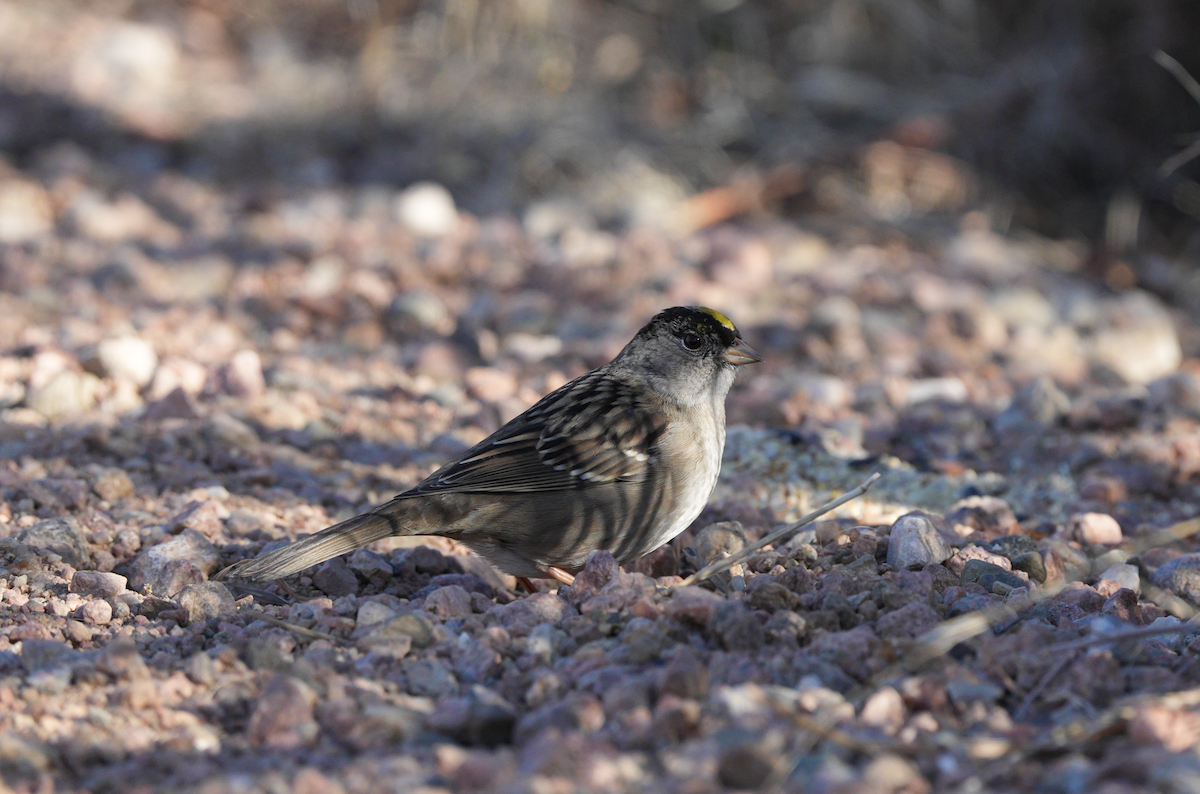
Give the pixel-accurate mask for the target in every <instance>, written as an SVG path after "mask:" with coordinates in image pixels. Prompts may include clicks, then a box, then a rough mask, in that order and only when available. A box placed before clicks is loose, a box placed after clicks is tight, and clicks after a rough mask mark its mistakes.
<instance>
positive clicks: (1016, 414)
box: [994, 375, 1071, 433]
mask: <svg viewBox="0 0 1200 794" xmlns="http://www.w3.org/2000/svg"><path fill="white" fill-rule="evenodd" d="M1070 408H1071V399H1070V398H1069V397H1067V395H1066V394H1064V393H1063V392H1062V390H1061V389H1059V388H1058V386H1056V385H1055V384H1054V381H1053V380H1051V379H1050V378H1049V377H1047V376H1045V375H1042V376H1040V377H1037V378H1035V379H1034V380H1033V381H1032V382H1031V383H1030V384H1029V385H1028V386H1026V387H1025V388H1023V389H1021V390H1020V391H1019V392H1017V394H1016V395H1015V396H1014V397H1013V401H1012V405H1010V406H1009V407H1008V408H1007V409H1006V410H1005V411H1004V412H1003V413H1001V414H1000V415H999V416H997V417H996V421H995V424H994V426H995V428H996V430H997V432H1000V433H1004V432H1008V431H1014V430H1016V431H1019V430H1025V429H1027V428H1029V427H1031V426H1032V427H1039V428H1048V427H1053V426H1054V425H1056V424H1058V423H1059V421H1061V420H1062V418H1063V417H1064V416H1066V414H1067V411H1069V410H1070Z"/></svg>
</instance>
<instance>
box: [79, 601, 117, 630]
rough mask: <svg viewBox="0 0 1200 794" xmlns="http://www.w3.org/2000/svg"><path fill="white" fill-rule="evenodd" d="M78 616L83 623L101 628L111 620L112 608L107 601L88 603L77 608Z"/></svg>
mask: <svg viewBox="0 0 1200 794" xmlns="http://www.w3.org/2000/svg"><path fill="white" fill-rule="evenodd" d="M78 614H79V616H80V617H81V618H83V620H84V622H85V623H90V624H92V625H94V626H103V625H105V624H106V623H108V622H109V621H110V620H112V616H113V608H112V604H110V603H108V602H107V601H88V602H87V603H86V604H84V605H83V606H81V607H80V608H79V612H78Z"/></svg>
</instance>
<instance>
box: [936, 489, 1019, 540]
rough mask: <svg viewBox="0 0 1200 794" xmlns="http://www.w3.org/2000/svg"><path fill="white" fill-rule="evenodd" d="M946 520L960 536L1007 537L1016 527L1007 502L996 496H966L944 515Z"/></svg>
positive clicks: (1014, 516)
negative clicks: (978, 534)
mask: <svg viewBox="0 0 1200 794" xmlns="http://www.w3.org/2000/svg"><path fill="white" fill-rule="evenodd" d="M946 520H947V521H949V522H950V523H951V524H953V525H954V527H955V529H956V530H957V531H958V532H959V533H960V534H964V535H965V534H970V533H971V532H977V533H982V534H984V535H985V536H987V537H995V536H997V535H1007V534H1009V533H1010V532H1011V531H1012V530H1013V529H1014V528H1016V526H1017V517H1016V515H1014V514H1013V511H1012V508H1011V507H1009V506H1008V502H1006V501H1004V500H1003V499H1001V498H999V497H997V496H968V497H967V498H966V499H960V500H959V501H957V502H955V503H954V505H953V506H952V507H951V508H950V512H949V513H947V514H946Z"/></svg>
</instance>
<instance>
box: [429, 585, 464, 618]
mask: <svg viewBox="0 0 1200 794" xmlns="http://www.w3.org/2000/svg"><path fill="white" fill-rule="evenodd" d="M425 611H426V612H429V613H430V614H433V615H437V616H438V617H439V618H441V619H442V620H449V619H451V618H465V617H466V616H467V615H470V614H471V612H472V610H471V594H470V593H468V592H467V591H466V590H465V589H464V588H462V587H459V586H458V585H456V584H453V585H450V586H448V587H439V588H438V589H437V590H434V591H433V592H432V593H430V594H429V595H427V596H425Z"/></svg>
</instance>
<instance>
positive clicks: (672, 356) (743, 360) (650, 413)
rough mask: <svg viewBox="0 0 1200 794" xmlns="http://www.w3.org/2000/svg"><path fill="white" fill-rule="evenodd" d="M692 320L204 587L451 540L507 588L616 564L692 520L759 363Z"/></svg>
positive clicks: (701, 319) (657, 327)
mask: <svg viewBox="0 0 1200 794" xmlns="http://www.w3.org/2000/svg"><path fill="white" fill-rule="evenodd" d="M762 360H763V359H762V356H760V355H759V354H758V353H756V352H755V351H754V350H753V349H752V348H750V346H749V345H747V344H746V343H745V341H743V340H742V335H741V333H740V332H739V331H738V329H737V327H736V326H735V325H734V324H733V322H732V321H730V319H729V318H728V317H726V316H725V315H724V314H722V313H721V312H719V311H717V310H715V309H710V308H707V307H704V306H676V307H672V308H668V309H664V310H662V311H660V312H659V313H657V314H656V315H654V317H653V318H651V319H650V321H649V322H647V323H646V325H645V326H643V327H642V328H641V330H639V331H638V332H637V334H636V335H635V336H634V337H633V339H632V340H631V341H630V342H629V343H628V344H627V345H626V346H625V347H624V348H623V349H622V350H621V352H620V353H618V354H617V356H616V357H615V358H614V359H613V360H612V361H610V362H608V363H607V364H604V365H603V366H600V367H598V368H597V369H594V370H592V371H590V372H587V373H585V374H583V375H580V376H579V377H578V378H575V379H574V380H572V381H570V382H568V383H566V384H564V385H563V386H561V387H559V388H558V389H555V390H554V391H552V392H551V393H549V394H547V395H546V396H545V397H543V398H542V399H541V400H539V401H538V402H537V403H535V404H534V405H533V406H532V407H530V408H529V409H528V410H526V411H525V412H524V413H522V414H520V415H519V416H517V417H515V418H514V419H512V420H510V421H509V422H508V423H506V424H505V425H503V426H502V427H501V428H500V429H499V430H497V431H496V432H494V433H492V434H491V435H490V436H488V437H487V438H485V439H484V440H482V441H480V442H479V443H478V444H476V445H475V446H473V447H471V448H470V449H468V450H467V451H466V452H464V453H463V454H462V455H461V456H459V457H458V458H457V459H455V460H453V461H451V462H449V463H447V464H446V465H444V466H442V467H441V468H440V469H438V470H437V471H435V472H433V474H431V475H429V476H428V477H426V478H425V479H424V480H422V481H421V482H420V483H418V484H417V485H416V486H414V487H413V488H411V489H410V490H407V491H404V492H403V493H401V494H398V495H397V496H395V497H394V498H392V499H391V500H390V501H388V502H385V503H384V504H381V505H379V506H378V507H375V508H374V509H372V510H369V511H368V512H365V513H363V514H361V515H358V516H355V517H354V518H351V519H349V520H347V521H343V522H341V523H339V524H335V525H334V526H331V527H328V528H327V529H324V530H321V531H320V532H317V533H316V534H314V535H311V536H309V537H307V538H305V539H303V540H299V541H296V542H294V543H291V544H290V545H288V546H284V547H282V548H279V549H276V550H274V551H271V552H268V553H266V554H263V555H261V556H258V557H255V558H248V559H245V560H241V561H239V562H236V563H234V564H233V565H231V566H229V567H228V568H226V569H224V570H223V571H221V572H220V573H219V574H218V575H217V578H218V579H243V580H249V581H257V582H264V581H269V580H278V579H282V578H283V577H287V576H290V575H292V574H294V573H297V572H299V571H302V570H304V569H305V568H309V567H311V566H313V565H317V564H318V563H321V562H324V561H325V560H328V559H331V558H333V557H336V556H338V555H341V554H345V553H346V552H350V551H353V550H355V549H357V548H360V547H362V546H366V545H368V544H370V543H373V542H375V541H377V540H382V539H383V538H387V537H391V536H410V535H441V536H443V537H448V538H453V539H454V540H457V541H459V542H461V543H463V544H465V545H466V546H467V547H468V548H470V549H472V550H473V551H475V552H477V553H478V554H480V555H482V556H483V557H484V558H486V559H487V560H488V561H489V562H490V563H491V564H492V565H494V566H495V567H496V568H498V569H500V570H501V571H504V572H505V573H508V574H511V575H512V576H514V577H516V578H517V579H518V581H520V583H521V584H522V585H523V586H524V587H525V589H526V590H527V591H529V592H536V590H535V589H534V587H533V584H532V582H531V581H530V579H531V578H549V579H555V580H557V581H559V582H561V583H563V584H566V585H570V584H572V583H573V582H574V575H575V574H576V573H578V572H579V571H580V570H582V568H583V566H584V564H585V563H586V562H587V559H588V555H589V554H590V553H592V552H593V551H597V550H607V551H609V552H611V553H612V555H613V557H614V558H615V559H616V560H617V562H618V563H619V564H623V563H626V562H630V561H632V560H635V559H637V558H638V557H641V556H643V555H645V554H648V553H649V552H651V551H653V550H655V549H657V548H658V547H660V546H662V545H663V544H665V543H667V542H668V541H670V540H671V539H672V538H674V537H675V536H676V535H678V534H679V533H681V532H683V531H684V530H685V529H687V528H688V526H690V525H691V523H692V522H693V521H694V520H695V519H696V517H697V516H699V515H700V512H701V511H702V510H703V509H704V506H705V504H707V502H708V499H709V497H710V496H711V495H712V491H713V489H714V488H715V487H716V484H717V476H718V474H719V473H720V469H721V457H722V454H723V452H724V449H725V399H726V396H727V395H728V393H729V390H730V388H731V387H732V386H733V383H734V379H735V377H736V374H737V371H738V368H740V367H741V366H744V365H746V364H753V363H757V362H760V361H762Z"/></svg>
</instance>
